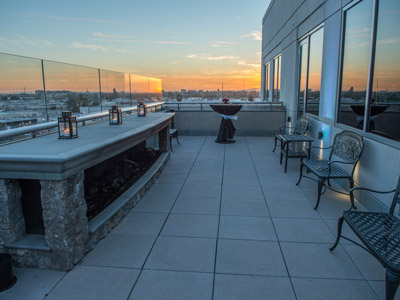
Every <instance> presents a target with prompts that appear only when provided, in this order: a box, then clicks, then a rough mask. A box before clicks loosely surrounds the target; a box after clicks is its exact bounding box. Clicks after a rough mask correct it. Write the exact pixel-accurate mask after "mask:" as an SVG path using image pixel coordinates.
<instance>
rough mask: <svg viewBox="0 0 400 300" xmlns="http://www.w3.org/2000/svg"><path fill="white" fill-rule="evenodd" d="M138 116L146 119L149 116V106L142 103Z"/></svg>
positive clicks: (138, 109)
mask: <svg viewBox="0 0 400 300" xmlns="http://www.w3.org/2000/svg"><path fill="white" fill-rule="evenodd" d="M137 116H138V117H145V116H147V106H146V104H144V101H140V102H139V104H138V105H137Z"/></svg>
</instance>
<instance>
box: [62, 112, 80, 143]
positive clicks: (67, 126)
mask: <svg viewBox="0 0 400 300" xmlns="http://www.w3.org/2000/svg"><path fill="white" fill-rule="evenodd" d="M77 137H78V122H77V120H76V116H72V112H70V111H63V112H62V116H61V117H58V138H59V139H73V138H77Z"/></svg>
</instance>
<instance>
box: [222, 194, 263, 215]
mask: <svg viewBox="0 0 400 300" xmlns="http://www.w3.org/2000/svg"><path fill="white" fill-rule="evenodd" d="M221 215H224V216H248V217H269V212H268V208H267V205H266V204H265V201H263V200H261V201H260V200H248V199H232V198H223V199H222V205H221Z"/></svg>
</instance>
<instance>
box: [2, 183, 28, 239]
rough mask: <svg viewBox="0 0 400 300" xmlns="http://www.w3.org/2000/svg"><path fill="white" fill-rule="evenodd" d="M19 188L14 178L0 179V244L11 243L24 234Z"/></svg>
mask: <svg viewBox="0 0 400 300" xmlns="http://www.w3.org/2000/svg"><path fill="white" fill-rule="evenodd" d="M21 196H22V192H21V188H20V187H19V184H18V181H17V180H15V179H0V244H7V243H12V242H14V241H16V240H17V239H19V238H20V237H21V236H23V235H24V234H25V219H24V213H23V211H22V204H21Z"/></svg>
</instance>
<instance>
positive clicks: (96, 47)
mask: <svg viewBox="0 0 400 300" xmlns="http://www.w3.org/2000/svg"><path fill="white" fill-rule="evenodd" d="M70 47H71V48H77V49H90V50H93V51H97V50H102V51H107V49H106V48H104V47H102V46H99V45H92V44H81V43H78V42H73V43H72V44H71V45H70Z"/></svg>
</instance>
